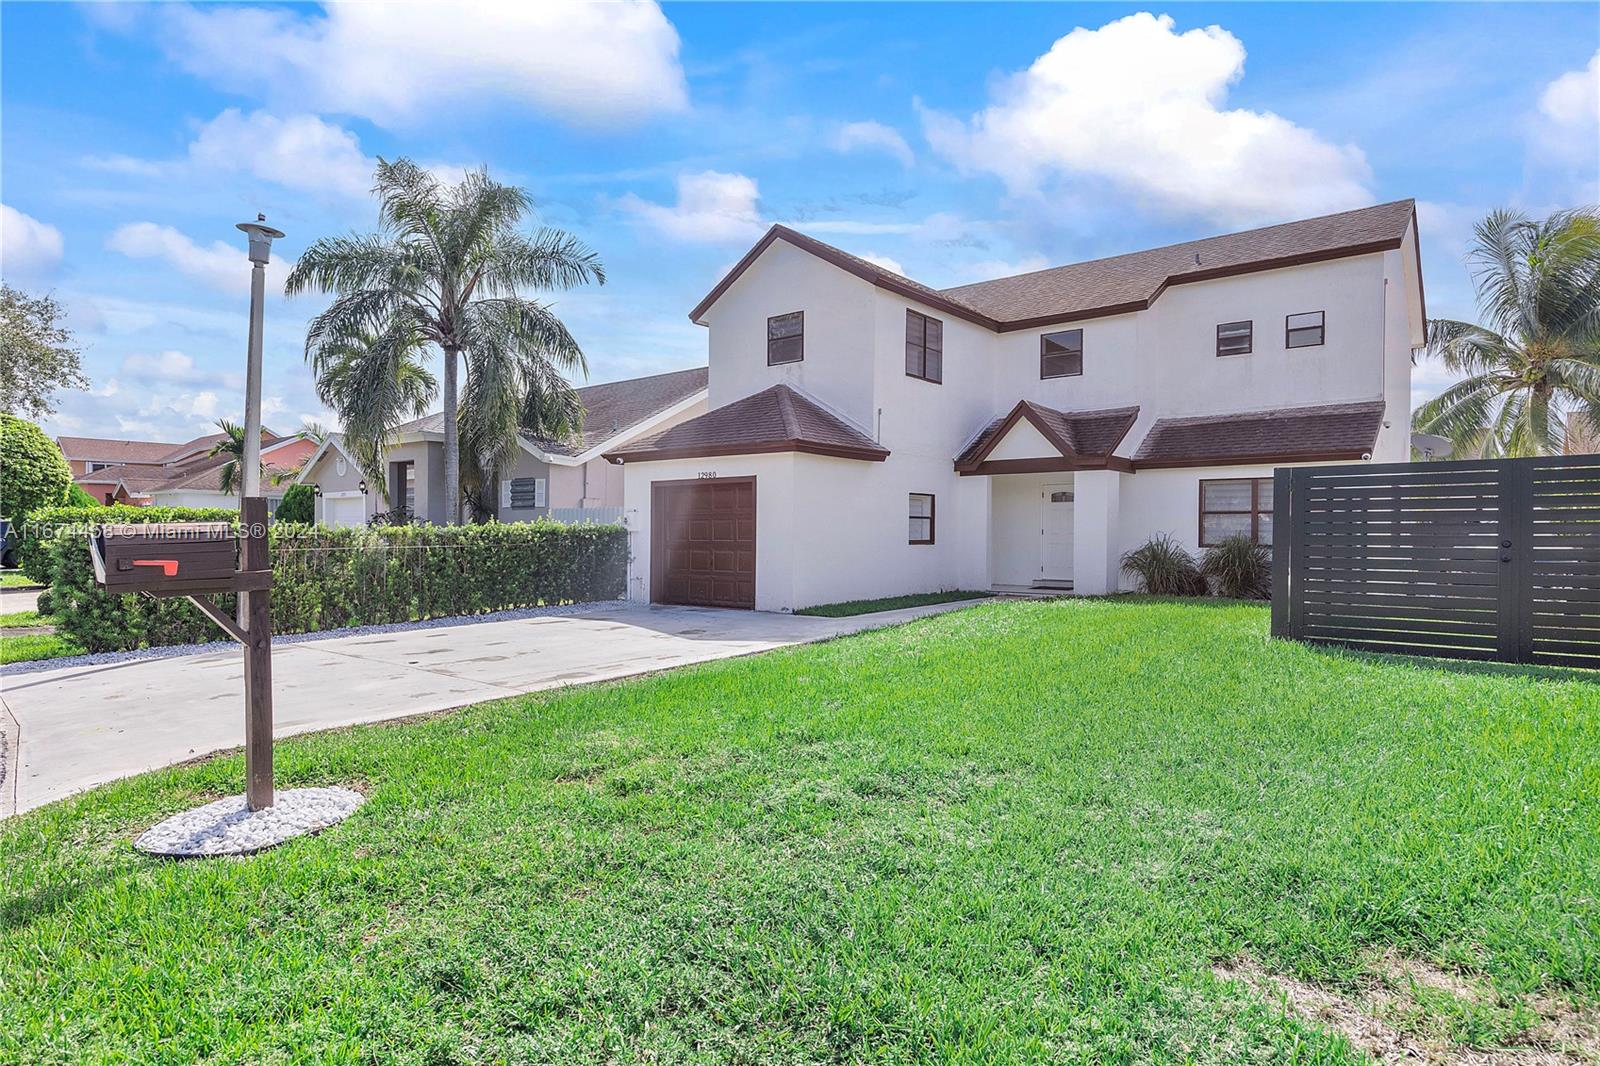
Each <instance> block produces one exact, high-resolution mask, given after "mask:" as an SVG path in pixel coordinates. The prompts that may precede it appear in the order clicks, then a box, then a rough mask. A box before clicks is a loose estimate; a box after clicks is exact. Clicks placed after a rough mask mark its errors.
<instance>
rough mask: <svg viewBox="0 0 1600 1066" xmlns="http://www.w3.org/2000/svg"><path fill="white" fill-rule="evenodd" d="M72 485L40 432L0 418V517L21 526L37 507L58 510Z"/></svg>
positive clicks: (62, 463)
mask: <svg viewBox="0 0 1600 1066" xmlns="http://www.w3.org/2000/svg"><path fill="white" fill-rule="evenodd" d="M71 485H72V468H71V467H69V466H68V465H67V461H66V459H65V458H63V457H62V455H61V449H60V448H59V447H57V446H56V442H55V441H53V440H51V439H50V438H49V437H47V436H45V435H44V430H42V429H40V428H39V427H38V426H36V425H34V424H33V423H32V422H29V421H27V420H25V419H21V418H18V417H17V416H16V415H7V414H0V517H3V518H9V519H11V520H12V521H13V522H17V523H21V522H22V521H23V520H24V519H25V518H27V517H28V515H30V514H32V513H33V512H34V511H37V510H38V509H39V508H41V507H58V506H60V505H61V503H62V502H63V501H65V500H66V498H67V489H68V488H69V487H70V486H71Z"/></svg>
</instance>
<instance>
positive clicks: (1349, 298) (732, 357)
mask: <svg viewBox="0 0 1600 1066" xmlns="http://www.w3.org/2000/svg"><path fill="white" fill-rule="evenodd" d="M1415 276H1416V263H1415V258H1414V254H1413V251H1412V246H1411V241H1410V238H1409V236H1408V238H1407V240H1406V241H1405V242H1404V244H1403V247H1402V248H1401V249H1399V250H1397V251H1393V252H1384V253H1372V254H1367V255H1361V256H1353V257H1349V258H1344V259H1336V260H1331V261H1327V262H1323V263H1314V264H1307V265H1303V266H1298V267H1292V268H1284V269H1279V270H1270V271H1261V272H1257V273H1250V274H1243V275H1237V276H1234V277H1230V278H1222V279H1216V280H1212V281H1204V282H1194V283H1188V284H1179V285H1172V286H1169V287H1168V288H1167V289H1166V291H1165V292H1164V293H1162V295H1161V296H1160V297H1159V298H1158V299H1157V300H1156V302H1155V303H1154V304H1153V305H1152V306H1151V308H1150V309H1148V310H1146V311H1141V312H1137V313H1130V314H1123V315H1116V316H1111V317H1107V318H1103V319H1092V320H1087V321H1079V322H1067V323H1061V324H1058V325H1054V326H1046V327H1041V328H1038V329H1030V330H1018V331H1013V332H1006V333H999V334H997V333H994V332H992V331H990V330H988V329H986V328H983V327H979V326H976V325H973V324H970V323H968V322H966V321H964V320H962V319H959V318H956V317H954V316H952V315H950V314H949V313H947V312H943V311H940V310H938V309H935V308H931V307H928V306H924V305H921V304H919V303H917V302H915V301H913V300H908V299H907V298H905V297H903V296H900V295H898V294H895V293H891V292H888V291H887V290H882V289H878V288H876V287H875V286H873V285H872V284H871V283H869V282H866V281H863V280H862V279H860V278H857V277H855V276H854V275H852V274H849V273H848V272H846V271H844V270H842V269H840V268H838V267H835V266H833V265H832V264H830V263H828V262H826V261H824V260H822V259H819V258H817V257H815V256H813V255H811V254H809V253H807V252H803V251H801V250H799V249H798V248H795V247H794V246H792V245H790V244H788V243H787V242H786V241H782V240H779V241H775V242H773V244H772V245H771V246H770V247H769V248H768V249H767V251H766V252H765V253H763V254H762V255H761V256H760V257H759V258H758V259H757V260H756V261H755V262H754V263H753V264H751V266H750V267H749V268H748V269H747V270H746V271H745V273H744V274H743V275H742V276H741V277H740V278H739V279H737V280H736V281H735V282H734V283H733V284H732V285H731V286H730V287H729V288H728V289H727V290H726V291H725V292H724V293H723V294H722V295H721V297H720V298H719V299H718V300H717V302H716V303H715V304H713V306H712V307H711V308H710V309H709V310H708V311H707V312H706V314H705V321H706V324H707V325H708V326H709V337H708V344H709V349H710V403H709V406H710V407H711V408H713V409H714V408H717V407H721V406H725V405H726V404H729V403H732V402H734V401H736V400H739V399H742V398H744V397H746V396H749V395H752V394H754V393H756V392H760V391H761V390H763V389H766V388H769V387H771V386H772V385H775V384H779V383H784V384H788V385H790V386H792V387H794V388H795V389H797V390H799V391H801V392H803V393H805V394H806V395H808V396H810V397H812V398H814V399H816V400H817V401H819V402H820V403H822V404H823V405H824V406H826V407H828V408H830V409H832V410H833V411H835V412H836V413H838V414H839V415H841V416H842V417H844V418H846V420H848V421H850V422H853V423H855V424H856V426H857V428H859V429H861V430H862V431H863V432H865V433H866V434H867V435H868V436H871V437H873V438H874V439H876V440H878V441H879V443H881V444H882V445H883V446H884V447H886V448H887V449H889V452H890V455H889V458H888V459H887V460H886V461H885V462H882V463H863V462H858V461H852V460H841V459H826V458H822V457H815V456H809V455H788V456H772V455H752V456H743V457H737V458H729V457H717V458H712V459H698V460H681V461H673V462H664V463H646V464H633V465H631V466H630V467H629V468H628V469H627V472H626V474H625V487H624V497H625V501H626V508H627V513H628V516H629V521H630V524H631V525H633V526H634V529H635V546H634V558H635V564H634V566H635V574H634V577H633V579H632V581H631V582H630V595H633V596H636V597H637V598H640V599H648V596H649V582H648V566H649V562H648V554H649V540H648V510H649V483H650V482H651V481H656V480H671V479H675V478H693V477H696V476H697V475H698V474H699V473H700V472H702V471H711V470H715V471H716V472H717V473H718V474H719V476H733V475H737V474H743V473H756V474H757V476H758V482H757V494H756V495H757V541H758V547H757V581H756V606H757V608H758V609H766V610H789V609H794V608H798V607H804V606H809V605H811V604H815V603H822V602H831V601H837V600H848V599H859V598H864V597H873V596H880V595H892V594H900V593H910V592H918V591H931V590H935V589H940V588H954V587H973V586H975V587H987V586H988V585H990V584H994V583H1000V584H1025V583H1027V582H1028V581H1030V580H1032V579H1033V578H1034V577H1036V576H1037V568H1038V566H1039V556H1040V548H1039V536H1040V534H1039V522H1038V506H1037V501H1038V493H1039V491H1040V490H1041V488H1042V487H1043V486H1044V485H1046V484H1052V485H1062V484H1065V485H1071V486H1073V488H1074V492H1075V495H1076V499H1075V501H1074V513H1073V551H1074V567H1073V580H1074V582H1075V587H1076V589H1077V591H1080V592H1084V593H1091V594H1092V593H1097V592H1108V591H1115V590H1116V589H1117V588H1119V587H1122V588H1126V587H1128V584H1127V580H1126V578H1124V577H1123V576H1122V575H1121V572H1120V564H1121V557H1122V555H1123V553H1124V552H1126V551H1128V550H1130V549H1132V548H1134V547H1137V546H1138V545H1139V544H1141V543H1143V542H1144V541H1145V540H1146V539H1148V538H1149V537H1150V536H1151V535H1152V534H1154V533H1157V532H1168V533H1171V534H1172V535H1173V536H1174V537H1175V538H1176V539H1177V540H1178V541H1179V542H1180V543H1182V544H1184V545H1186V546H1187V547H1188V548H1189V549H1190V550H1198V544H1197V541H1198V526H1199V482H1200V480H1201V479H1202V478H1222V477H1269V476H1271V473H1272V468H1271V467H1270V466H1249V467H1227V468H1184V469H1173V470H1145V471H1140V472H1138V473H1131V474H1130V473H1120V472H1116V471H1107V470H1088V471H1078V472H1077V473H1076V474H1073V473H1071V472H1061V473H1047V474H1039V475H1031V474H1030V475H997V476H988V477H985V476H978V477H966V478H963V477H960V476H958V475H957V474H956V473H955V471H954V470H953V460H954V457H955V456H956V455H957V454H959V453H960V452H961V450H962V448H963V447H964V446H965V445H966V444H967V443H968V442H970V441H971V439H972V438H973V437H974V435H975V434H976V433H977V432H978V431H979V430H980V429H981V428H982V427H983V426H985V425H987V424H988V423H989V422H990V421H991V420H993V419H994V418H995V417H997V416H999V415H1003V414H1005V413H1007V412H1008V411H1010V410H1011V408H1012V407H1014V406H1015V405H1016V403H1017V402H1018V401H1019V400H1023V399H1027V400H1033V401H1035V402H1038V403H1041V404H1044V405H1046V406H1049V407H1054V408H1058V409H1061V410H1068V411H1073V410H1076V411H1088V410H1098V409H1103V408H1112V407H1124V406H1129V405H1138V407H1139V408H1140V413H1139V418H1138V420H1137V422H1136V423H1135V425H1134V427H1133V428H1132V429H1131V430H1130V432H1129V434H1128V436H1127V437H1126V438H1125V439H1124V440H1123V442H1122V444H1121V445H1120V446H1119V447H1118V449H1117V454H1119V455H1122V456H1131V455H1133V454H1134V452H1135V451H1136V450H1137V448H1138V445H1139V443H1140V441H1141V440H1142V439H1143V437H1144V435H1145V433H1147V432H1148V430H1149V428H1150V426H1151V425H1152V424H1153V423H1154V422H1155V421H1156V420H1157V419H1159V418H1164V417H1184V416H1193V415H1218V414H1227V413H1230V412H1247V411H1258V410H1266V409H1275V408H1284V407H1301V406H1315V405H1321V404H1333V403H1344V402H1357V401H1366V400H1374V399H1379V398H1382V399H1384V400H1385V402H1386V404H1387V413H1386V418H1385V423H1384V426H1383V429H1382V431H1381V432H1380V435H1379V440H1378V443H1377V445H1376V447H1375V449H1374V458H1375V459H1379V460H1390V459H1404V458H1405V457H1406V455H1407V449H1408V442H1409V432H1408V423H1409V415H1410V410H1409V400H1410V397H1409V388H1410V352H1411V348H1412V347H1413V346H1414V345H1417V344H1420V343H1421V341H1422V336H1421V334H1422V320H1421V305H1420V301H1419V299H1418V295H1417V293H1416V292H1414V291H1413V282H1412V280H1411V279H1412V278H1414V277H1415ZM907 308H910V309H913V310H917V311H920V312H922V313H924V314H929V315H931V316H932V317H934V318H937V319H939V320H940V321H941V322H942V323H943V326H944V361H943V378H944V380H943V382H942V383H940V384H934V383H930V382H926V381H922V380H920V379H917V378H912V377H909V376H908V375H906V373H905V365H904V337H905V312H906V310H907ZM791 311H804V312H805V316H806V317H805V356H804V359H803V361H801V362H799V363H794V364H787V365H783V366H777V367H769V366H767V365H766V323H767V319H768V318H769V317H771V316H774V315H780V314H785V313H788V312H791ZM1305 311H1322V312H1324V315H1325V319H1324V328H1325V343H1324V344H1322V345H1320V346H1316V347H1310V348H1295V349H1290V348H1287V347H1286V346H1285V336H1284V333H1285V318H1286V316H1288V315H1291V314H1296V313H1300V312H1305ZM1245 319H1248V320H1250V321H1252V323H1253V325H1254V329H1253V337H1252V342H1253V343H1252V351H1251V352H1250V353H1249V354H1248V355H1241V356H1227V357H1218V356H1217V354H1216V327H1217V326H1218V325H1219V324H1220V323H1224V322H1233V321H1239V320H1245ZM1058 329H1081V330H1083V340H1084V357H1083V363H1084V370H1083V373H1082V374H1081V375H1078V376H1073V377H1068V378H1054V379H1048V380H1041V379H1040V377H1039V344H1040V341H1039V338H1040V336H1041V335H1043V334H1045V333H1050V332H1055V331H1056V330H1058ZM1052 454H1054V449H1053V448H1051V447H1050V446H1049V445H1048V442H1046V441H1045V440H1044V439H1043V438H1042V436H1040V435H1039V434H1038V433H1037V431H1036V430H1034V429H1033V428H1032V427H1031V426H1028V425H1026V424H1024V425H1022V426H1019V427H1018V429H1017V430H1015V431H1014V432H1013V433H1012V434H1010V435H1008V438H1007V440H1006V441H1004V442H1002V445H1001V447H1000V449H998V450H997V451H996V452H995V453H994V455H993V456H991V458H1000V459H1003V458H1031V457H1036V456H1039V455H1052ZM911 492H930V493H933V494H934V496H935V500H936V543H935V544H934V545H932V546H912V545H908V544H907V543H906V539H907V537H906V530H905V526H906V516H905V511H906V496H907V495H908V494H909V493H911ZM775 521H784V522H791V521H792V523H793V525H792V526H788V525H785V526H783V527H781V528H780V527H778V526H776V525H775ZM641 536H642V537H643V539H642V540H641V539H639V538H640V537H641Z"/></svg>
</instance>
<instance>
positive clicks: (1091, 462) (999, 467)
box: [956, 455, 1134, 477]
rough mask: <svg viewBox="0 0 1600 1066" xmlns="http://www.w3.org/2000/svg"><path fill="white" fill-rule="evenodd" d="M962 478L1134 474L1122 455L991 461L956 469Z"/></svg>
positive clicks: (1130, 464)
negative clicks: (1084, 472) (1081, 472)
mask: <svg viewBox="0 0 1600 1066" xmlns="http://www.w3.org/2000/svg"><path fill="white" fill-rule="evenodd" d="M956 470H957V471H958V472H959V473H960V474H961V476H962V477H976V476H979V475H988V474H1053V473H1059V472H1062V471H1068V470H1115V471H1117V472H1119V473H1123V474H1131V473H1133V472H1134V466H1133V461H1132V460H1131V459H1124V458H1123V457H1122V456H1120V455H1090V456H1083V455H1080V456H1077V457H1076V458H1068V457H1067V456H1062V457H1061V458H1059V459H991V460H989V461H988V462H984V463H979V464H978V465H977V466H975V467H967V468H962V467H956Z"/></svg>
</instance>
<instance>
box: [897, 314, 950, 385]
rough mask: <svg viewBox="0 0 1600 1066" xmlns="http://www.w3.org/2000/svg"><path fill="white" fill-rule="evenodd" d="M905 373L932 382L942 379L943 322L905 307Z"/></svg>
mask: <svg viewBox="0 0 1600 1066" xmlns="http://www.w3.org/2000/svg"><path fill="white" fill-rule="evenodd" d="M906 374H907V375H909V376H910V377H914V378H921V379H922V380H923V381H932V382H934V383H938V382H942V381H943V380H944V323H943V322H941V321H939V320H938V319H937V318H929V317H928V316H927V315H922V314H918V313H917V312H915V311H913V310H911V309H910V308H907V309H906Z"/></svg>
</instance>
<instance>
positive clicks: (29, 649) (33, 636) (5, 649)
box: [0, 630, 84, 665]
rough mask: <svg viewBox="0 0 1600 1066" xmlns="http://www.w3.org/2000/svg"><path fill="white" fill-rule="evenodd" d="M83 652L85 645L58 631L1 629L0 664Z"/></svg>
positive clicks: (25, 661) (57, 657)
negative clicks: (9, 630)
mask: <svg viewBox="0 0 1600 1066" xmlns="http://www.w3.org/2000/svg"><path fill="white" fill-rule="evenodd" d="M83 653H84V648H83V645H81V644H79V643H78V642H77V641H75V640H73V639H72V638H71V637H63V636H60V635H59V634H56V633H7V632H5V631H3V630H0V665H4V664H5V663H28V662H34V661H35V660H38V659H59V658H61V657H62V656H64V655H82V654H83Z"/></svg>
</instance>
